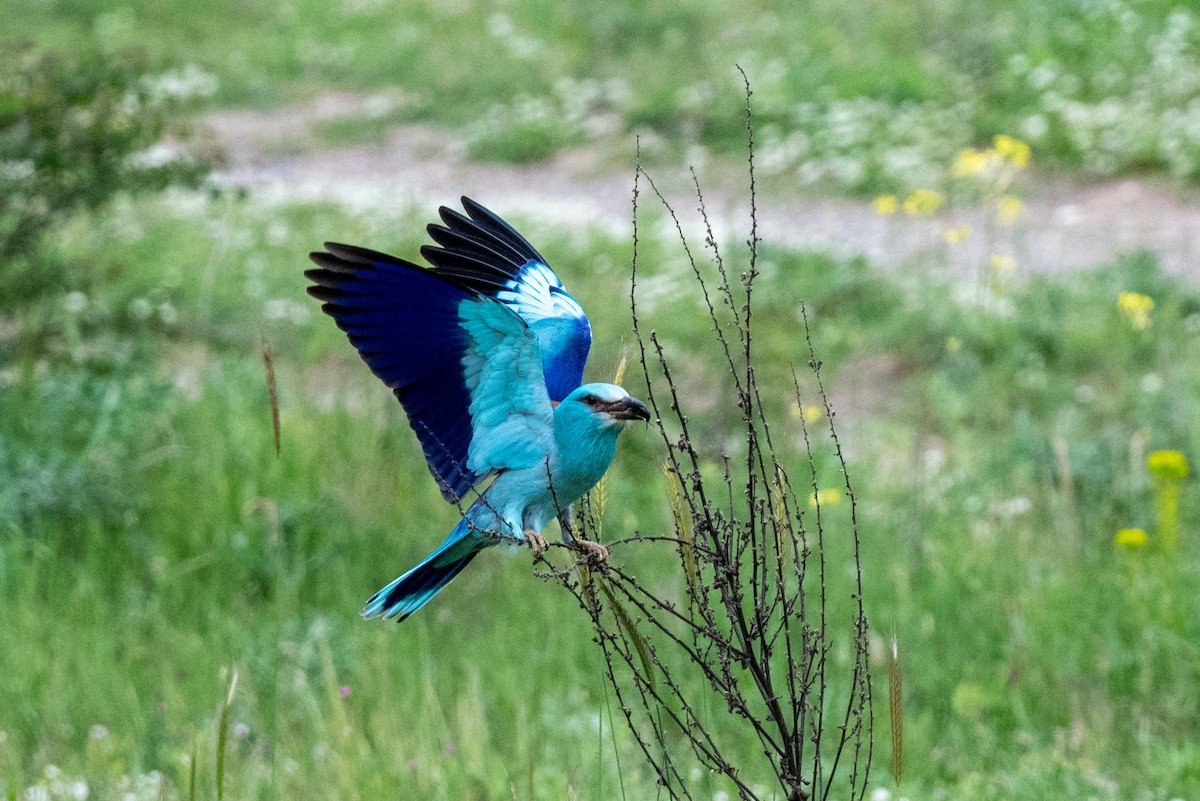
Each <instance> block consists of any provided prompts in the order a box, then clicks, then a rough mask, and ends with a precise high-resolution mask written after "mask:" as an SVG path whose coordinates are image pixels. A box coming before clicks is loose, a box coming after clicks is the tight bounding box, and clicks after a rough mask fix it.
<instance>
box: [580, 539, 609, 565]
mask: <svg viewBox="0 0 1200 801" xmlns="http://www.w3.org/2000/svg"><path fill="white" fill-rule="evenodd" d="M571 547H572V548H574V549H575V550H577V551H582V552H583V555H584V558H586V559H587V560H588V561H589V562H591V563H593V564H597V565H598V564H602V563H604V562H607V561H608V548H606V547H604V546H603V545H601V544H600V543H598V542H592V541H591V540H581V539H578V538H577V539H575V540H573V541H572V542H571Z"/></svg>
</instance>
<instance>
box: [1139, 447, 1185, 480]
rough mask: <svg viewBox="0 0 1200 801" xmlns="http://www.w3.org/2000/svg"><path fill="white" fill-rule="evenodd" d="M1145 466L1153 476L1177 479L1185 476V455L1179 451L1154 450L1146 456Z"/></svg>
mask: <svg viewBox="0 0 1200 801" xmlns="http://www.w3.org/2000/svg"><path fill="white" fill-rule="evenodd" d="M1146 468H1147V469H1148V470H1149V471H1150V475H1152V476H1154V477H1155V478H1162V479H1166V480H1168V481H1178V480H1180V479H1183V478H1187V474H1188V463H1187V457H1186V456H1184V455H1183V454H1182V453H1180V452H1179V451H1154V452H1153V453H1151V454H1150V455H1149V456H1147V457H1146Z"/></svg>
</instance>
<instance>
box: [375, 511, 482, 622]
mask: <svg viewBox="0 0 1200 801" xmlns="http://www.w3.org/2000/svg"><path fill="white" fill-rule="evenodd" d="M487 545H488V542H487V540H486V539H484V538H482V537H478V536H476V535H475V532H474V531H473V530H472V529H471V526H470V524H469V523H468V522H467V521H466V520H463V521H461V522H460V523H459V524H458V525H457V526H456V527H455V528H454V530H453V531H451V532H450V536H448V537H446V541H445V542H443V543H442V544H441V545H439V546H438V549H437V550H436V551H434V552H433V553H431V554H429V556H427V557H425V559H424V560H422V562H421V563H420V564H419V565H417V566H416V567H414V568H413V569H412V570H410V571H408V572H407V573H405V574H404V575H403V576H401V577H400V578H398V579H396V580H395V581H393V582H392V583H391V584H389V585H387V586H386V587H384V588H383V589H382V590H380V591H379V592H377V593H375V594H374V595H372V596H371V598H370V600H368V601H367V605H366V606H364V607H363V610H362V616H363V617H364V618H366V619H368V620H370V619H372V618H376V617H384V618H389V617H394V618H396V619H397V622H398V621H401V620H404V619H405V618H406V617H408V616H409V615H411V614H412V613H413V612H415V611H417V610H418V609H420V608H421V607H422V606H424V605H425V604H427V603H429V602H430V601H431V600H432V599H433V596H435V595H437V594H438V593H439V592H441V591H442V589H443V588H445V586H446V585H447V584H449V583H450V581H451V580H452V579H453V578H454V577H455V576H457V575H458V574H459V573H460V572H461V571H462V569H463V568H464V567H466V566H467V564H468V563H469V562H470V561H471V560H472V559H474V558H475V554H477V553H479V552H480V551H481V550H483V549H484V548H485V547H487Z"/></svg>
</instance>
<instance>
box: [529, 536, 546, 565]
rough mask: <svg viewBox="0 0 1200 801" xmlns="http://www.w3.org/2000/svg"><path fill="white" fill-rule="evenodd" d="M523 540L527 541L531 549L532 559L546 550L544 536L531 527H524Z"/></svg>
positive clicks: (539, 556) (538, 557)
mask: <svg viewBox="0 0 1200 801" xmlns="http://www.w3.org/2000/svg"><path fill="white" fill-rule="evenodd" d="M525 541H526V542H527V543H529V548H530V550H532V551H533V561H535V562H536V561H537V560H538V559H540V558H541V556H542V554H544V553H545V552H546V538H545V537H543V536H542V535H541V534H539V533H538V532H536V531H534V530H533V529H530V528H527V529H525Z"/></svg>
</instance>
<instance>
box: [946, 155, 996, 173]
mask: <svg viewBox="0 0 1200 801" xmlns="http://www.w3.org/2000/svg"><path fill="white" fill-rule="evenodd" d="M995 152H996V151H994V150H976V149H975V148H967V149H966V150H960V151H958V155H957V156H955V158H954V166H953V167H951V168H950V173H951V174H952V175H953V176H954V177H955V178H967V177H969V176H971V175H982V174H983V173H985V172H987V169H988V162H990V161H991V159H992V156H993V155H995Z"/></svg>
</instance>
